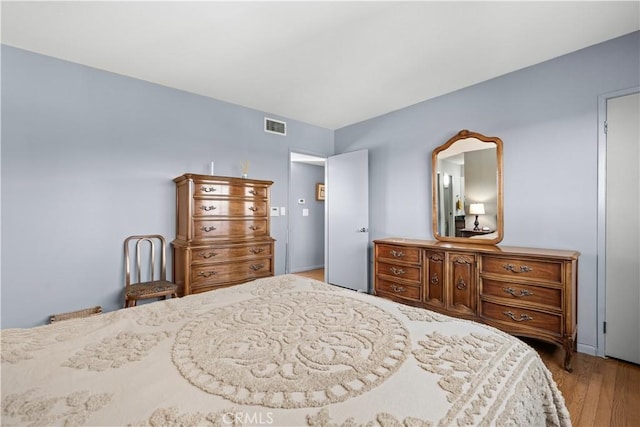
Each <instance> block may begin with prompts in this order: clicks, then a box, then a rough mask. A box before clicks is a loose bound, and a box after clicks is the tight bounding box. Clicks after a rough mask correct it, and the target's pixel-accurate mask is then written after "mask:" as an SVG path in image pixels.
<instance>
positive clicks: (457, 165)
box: [432, 130, 503, 244]
mask: <svg viewBox="0 0 640 427" xmlns="http://www.w3.org/2000/svg"><path fill="white" fill-rule="evenodd" d="M432 162H433V172H434V173H433V213H432V215H433V232H434V235H435V237H436V239H438V240H444V241H469V242H470V240H469V239H473V243H488V244H495V243H498V242H499V241H501V240H502V229H503V227H502V141H501V140H500V139H499V138H488V137H485V136H483V135H481V134H478V133H474V132H469V131H466V130H463V131H460V132H459V133H458V134H457V135H456V136H455V137H453V138H451V139H450V140H449V141H447V143H446V144H444V145H442V146H440V147H438V148H436V149H435V150H434V152H433V158H432Z"/></svg>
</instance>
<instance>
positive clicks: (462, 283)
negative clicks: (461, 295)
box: [456, 277, 467, 291]
mask: <svg viewBox="0 0 640 427" xmlns="http://www.w3.org/2000/svg"><path fill="white" fill-rule="evenodd" d="M456 288H458V289H460V290H461V291H462V290H464V289H466V288H467V283H466V282H465V281H464V279H463V278H462V277H461V278H459V279H458V282H457V283H456Z"/></svg>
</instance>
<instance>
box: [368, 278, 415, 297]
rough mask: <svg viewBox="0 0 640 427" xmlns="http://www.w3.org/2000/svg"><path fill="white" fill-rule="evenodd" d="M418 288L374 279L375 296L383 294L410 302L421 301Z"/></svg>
mask: <svg viewBox="0 0 640 427" xmlns="http://www.w3.org/2000/svg"><path fill="white" fill-rule="evenodd" d="M420 289H421V288H420V286H418V285H406V284H404V283H402V284H401V283H396V282H393V281H391V280H386V279H381V278H376V294H378V293H385V294H391V295H394V296H397V297H398V298H404V299H408V300H412V301H417V302H420V301H422V296H421V295H420Z"/></svg>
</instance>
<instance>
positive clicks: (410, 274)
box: [376, 262, 422, 284]
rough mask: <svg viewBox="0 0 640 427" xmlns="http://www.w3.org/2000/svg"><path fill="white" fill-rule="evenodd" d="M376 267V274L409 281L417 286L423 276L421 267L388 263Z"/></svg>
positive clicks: (379, 263)
mask: <svg viewBox="0 0 640 427" xmlns="http://www.w3.org/2000/svg"><path fill="white" fill-rule="evenodd" d="M376 266H377V271H376V274H381V275H385V276H390V277H395V278H398V279H403V280H408V281H411V282H416V283H417V284H419V283H420V279H421V276H422V275H421V268H420V267H407V266H406V265H396V264H390V263H386V262H378V263H377V264H376Z"/></svg>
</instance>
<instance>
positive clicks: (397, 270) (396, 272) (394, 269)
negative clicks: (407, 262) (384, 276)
mask: <svg viewBox="0 0 640 427" xmlns="http://www.w3.org/2000/svg"><path fill="white" fill-rule="evenodd" d="M389 270H390V271H391V272H392V273H393V274H394V275H395V276H401V275H403V274H406V271H405V270H403V269H402V268H398V267H391V268H389Z"/></svg>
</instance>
